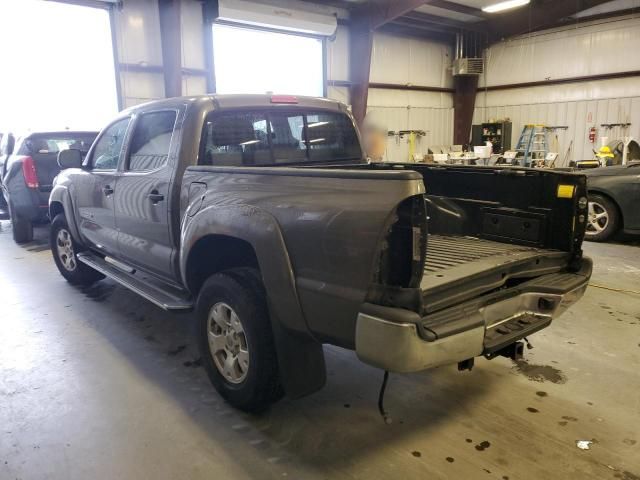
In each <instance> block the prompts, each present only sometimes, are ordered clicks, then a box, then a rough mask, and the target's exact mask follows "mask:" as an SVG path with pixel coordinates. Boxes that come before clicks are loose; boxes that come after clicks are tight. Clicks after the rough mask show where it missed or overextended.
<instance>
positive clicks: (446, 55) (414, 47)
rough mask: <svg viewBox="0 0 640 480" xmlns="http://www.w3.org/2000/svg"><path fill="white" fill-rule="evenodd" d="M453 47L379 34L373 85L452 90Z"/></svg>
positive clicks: (373, 58)
mask: <svg viewBox="0 0 640 480" xmlns="http://www.w3.org/2000/svg"><path fill="white" fill-rule="evenodd" d="M451 55H452V51H451V47H450V46H449V45H446V44H443V43H438V42H432V41H428V40H422V39H416V38H410V37H399V36H393V35H389V34H382V33H376V34H375V35H374V37H373V50H372V52H371V77H370V79H371V82H377V83H397V84H401V85H425V86H429V87H451V86H452V85H453V79H452V77H451V73H450V71H448V70H447V69H448V67H449V66H450V65H451Z"/></svg>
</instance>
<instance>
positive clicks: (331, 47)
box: [327, 26, 349, 81]
mask: <svg viewBox="0 0 640 480" xmlns="http://www.w3.org/2000/svg"><path fill="white" fill-rule="evenodd" d="M327 78H329V79H331V80H343V81H344V80H349V29H348V28H347V27H344V26H338V30H337V31H336V35H335V37H334V38H332V39H328V40H327Z"/></svg>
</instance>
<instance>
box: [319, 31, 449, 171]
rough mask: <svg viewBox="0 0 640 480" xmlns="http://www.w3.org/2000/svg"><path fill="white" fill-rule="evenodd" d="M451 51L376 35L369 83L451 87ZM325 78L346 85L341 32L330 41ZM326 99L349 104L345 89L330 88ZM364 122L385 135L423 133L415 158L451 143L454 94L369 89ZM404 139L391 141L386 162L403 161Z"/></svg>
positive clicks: (418, 41)
mask: <svg viewBox="0 0 640 480" xmlns="http://www.w3.org/2000/svg"><path fill="white" fill-rule="evenodd" d="M451 55H452V52H451V48H450V47H449V46H448V45H445V44H442V43H437V42H432V41H428V40H422V39H415V38H410V37H399V36H393V35H389V34H380V33H376V34H374V40H373V51H372V55H371V57H372V58H371V72H370V81H371V82H374V83H392V84H400V85H420V86H430V87H445V88H450V87H451V86H452V85H453V80H452V77H451V72H450V70H449V69H448V68H449V67H450V65H451ZM327 77H328V78H329V79H330V80H349V33H348V29H347V28H345V27H339V28H338V32H337V34H336V38H335V40H334V41H329V42H328V43H327ZM327 96H328V97H329V98H332V99H335V100H339V101H341V102H344V103H347V104H348V103H349V89H348V88H346V87H329V88H328V91H327ZM367 115H368V117H369V118H370V119H371V120H372V121H373V122H375V123H376V124H377V125H379V126H380V127H381V128H385V129H387V130H393V131H398V130H408V129H413V130H426V131H428V134H427V136H426V137H423V138H421V139H420V140H418V141H417V143H416V152H417V153H427V151H428V147H429V145H450V144H451V142H452V141H453V95H451V94H450V93H436V92H420V91H409V90H388V89H375V88H371V89H369V99H368V108H367ZM407 142H408V137H405V138H404V139H397V138H395V137H389V140H388V142H387V154H386V158H387V159H388V160H389V161H407V160H408V156H409V146H408V143H407Z"/></svg>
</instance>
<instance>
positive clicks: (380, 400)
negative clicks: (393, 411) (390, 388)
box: [378, 370, 393, 425]
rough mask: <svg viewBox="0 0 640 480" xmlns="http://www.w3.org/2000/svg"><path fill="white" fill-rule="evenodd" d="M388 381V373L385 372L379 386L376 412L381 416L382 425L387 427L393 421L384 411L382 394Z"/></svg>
mask: <svg viewBox="0 0 640 480" xmlns="http://www.w3.org/2000/svg"><path fill="white" fill-rule="evenodd" d="M388 380H389V371H388V370H385V371H384V377H382V385H381V386H380V394H379V395H378V411H379V412H380V415H382V418H383V419H384V423H386V424H387V425H389V424H390V423H391V422H392V421H393V420H392V419H391V417H390V416H389V415H388V414H387V412H386V410H385V409H384V392H385V391H386V390H387V381H388Z"/></svg>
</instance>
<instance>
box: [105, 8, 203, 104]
mask: <svg viewBox="0 0 640 480" xmlns="http://www.w3.org/2000/svg"><path fill="white" fill-rule="evenodd" d="M180 6H181V19H180V20H181V25H182V28H181V31H182V32H181V33H182V66H183V67H184V68H193V69H200V70H202V69H204V68H205V66H204V44H203V40H202V35H203V31H202V29H203V26H202V6H201V4H200V3H199V2H193V1H183V2H181V5H180ZM115 32H116V43H117V47H118V57H119V61H120V63H122V64H128V65H140V66H142V67H145V66H152V67H161V66H162V44H161V41H160V17H159V13H158V4H157V2H150V1H148V0H127V1H126V2H124V3H123V6H122V8H121V9H116V10H115ZM120 82H121V96H122V105H123V107H124V108H127V107H130V106H132V105H137V104H139V103H144V102H148V101H150V100H156V99H159V98H164V76H163V74H162V72H161V71H146V72H142V71H132V69H128V68H127V67H123V68H121V69H120ZM182 91H183V94H184V95H197V94H202V93H206V91H207V85H206V79H205V78H204V76H198V75H183V79H182Z"/></svg>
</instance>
